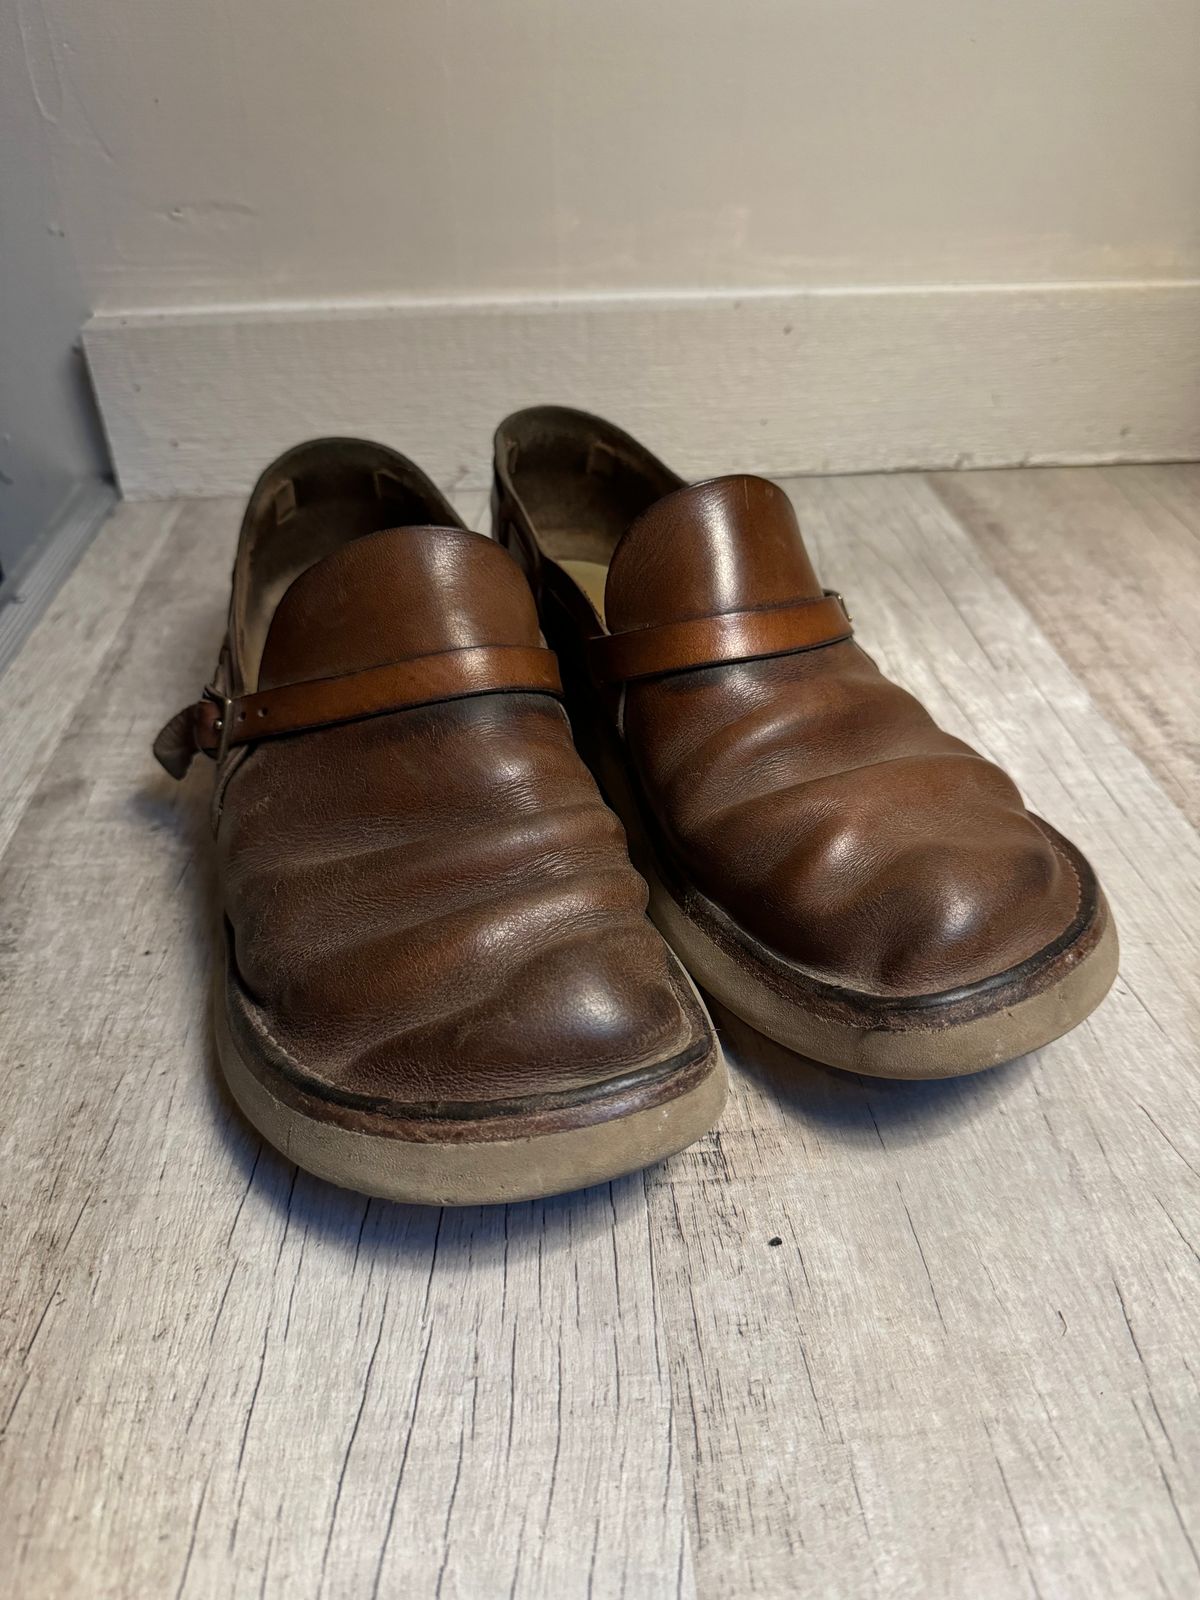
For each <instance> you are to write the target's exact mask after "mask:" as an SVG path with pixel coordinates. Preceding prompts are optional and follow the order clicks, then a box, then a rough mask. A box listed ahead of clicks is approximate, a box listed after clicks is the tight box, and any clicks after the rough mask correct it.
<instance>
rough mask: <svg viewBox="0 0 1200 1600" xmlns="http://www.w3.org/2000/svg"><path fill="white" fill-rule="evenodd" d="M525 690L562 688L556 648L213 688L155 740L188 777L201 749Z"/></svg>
mask: <svg viewBox="0 0 1200 1600" xmlns="http://www.w3.org/2000/svg"><path fill="white" fill-rule="evenodd" d="M522 690H524V691H527V692H533V693H539V694H555V695H557V694H561V693H562V682H561V680H560V678H559V675H558V662H557V660H556V658H555V656H554V654H553V652H552V651H550V650H546V649H543V648H542V647H540V646H527V645H475V646H470V647H468V648H467V649H463V650H446V651H442V652H441V653H439V654H437V655H431V656H418V657H417V658H416V659H415V660H413V661H397V662H393V663H391V664H390V665H388V666H383V667H368V668H366V670H365V671H362V672H349V673H346V674H345V675H344V676H342V677H338V678H313V679H310V680H308V681H306V682H300V683H285V684H280V685H279V686H278V687H277V688H274V689H263V690H262V691H261V692H260V693H258V694H247V695H240V696H237V697H236V698H232V699H225V698H223V697H222V696H221V695H220V694H219V693H218V692H217V691H216V690H213V689H208V690H206V691H205V696H204V698H203V699H202V700H200V701H198V702H197V703H196V704H195V705H194V706H188V707H187V708H186V709H185V710H183V711H181V712H179V713H178V715H177V716H175V717H173V718H172V719H171V721H170V722H168V723H167V725H166V727H165V728H164V729H163V730H162V732H161V733H160V734H159V736H158V738H157V739H156V740H155V742H154V753H155V755H156V756H157V757H158V759H159V761H160V762H161V763H162V765H163V766H164V767H165V768H166V769H167V771H168V772H170V773H171V775H172V776H173V777H182V776H183V774H184V773H185V772H186V771H187V769H188V766H189V765H190V763H191V759H192V756H193V755H195V754H196V752H197V751H202V752H203V753H204V754H205V755H210V756H218V755H224V754H225V752H226V751H227V750H231V749H234V748H235V747H236V746H238V745H242V744H250V743H252V742H253V741H254V740H256V739H269V738H273V737H275V736H277V735H279V734H284V733H302V732H304V731H306V730H309V729H312V728H328V727H332V726H333V725H334V724H336V723H339V722H358V721H360V720H361V719H362V718H364V717H377V716H382V715H383V714H384V713H386V712H389V711H405V710H409V709H411V708H413V707H415V706H425V705H434V704H436V703H437V702H439V701H442V700H461V699H463V698H465V697H466V696H468V695H476V694H497V693H501V692H506V691H508V692H520V691H522Z"/></svg>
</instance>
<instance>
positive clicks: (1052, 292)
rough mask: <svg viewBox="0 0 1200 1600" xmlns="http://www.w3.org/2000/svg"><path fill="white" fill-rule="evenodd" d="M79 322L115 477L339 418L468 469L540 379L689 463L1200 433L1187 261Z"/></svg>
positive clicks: (1170, 444) (692, 469) (823, 465)
mask: <svg viewBox="0 0 1200 1600" xmlns="http://www.w3.org/2000/svg"><path fill="white" fill-rule="evenodd" d="M84 345H85V349H86V351H87V357H88V362H89V365H90V367H91V372H92V377H93V380H94V383H95V387H96V392H97V395H98V396H99V400H100V406H101V410H102V412H103V415H104V425H105V432H106V434H107V436H108V439H109V442H110V445H111V448H112V453H113V459H114V461H115V463H116V468H117V472H118V475H119V478H120V482H121V486H122V489H123V491H124V492H125V493H126V494H127V495H129V496H131V497H133V498H136V499H143V498H151V497H154V496H166V495H180V494H194V495H206V494H245V493H246V492H248V491H249V489H250V486H251V484H252V483H253V481H254V479H255V478H256V477H257V475H258V471H259V467H260V466H261V464H262V462H264V461H266V460H268V459H270V457H271V456H273V455H275V454H276V453H277V452H278V451H280V450H282V449H285V448H286V447H287V446H288V445H290V444H291V443H293V442H294V440H295V439H296V438H297V437H299V436H302V435H304V434H306V433H307V434H320V433H331V432H346V431H349V432H352V433H356V434H363V435H366V436H367V437H370V438H378V439H380V440H382V441H383V442H384V443H385V444H395V445H396V446H397V447H398V448H399V449H402V450H405V451H409V452H411V453H412V454H414V455H415V456H416V458H417V459H418V460H419V461H421V462H422V463H423V464H424V466H425V467H426V469H427V470H428V471H430V472H432V473H433V474H434V475H435V477H437V478H438V479H439V480H443V481H445V482H453V483H467V484H473V485H476V486H478V485H482V484H485V483H487V482H488V481H489V480H490V474H491V438H492V432H493V430H494V428H495V426H496V423H497V421H498V420H499V419H500V418H501V417H502V416H504V414H505V412H506V411H509V410H511V409H513V407H515V406H520V405H528V404H531V403H533V402H534V401H538V400H543V399H546V398H550V397H553V398H555V399H556V400H558V401H559V402H561V403H562V404H566V405H580V406H583V407H585V408H586V409H587V410H590V411H599V412H600V413H601V414H602V415H605V416H612V417H614V418H615V419H616V420H617V421H619V422H620V423H621V425H622V426H623V427H625V428H628V429H629V430H630V431H631V432H633V433H634V434H635V435H637V436H638V437H639V438H645V440H646V441H647V443H649V444H650V445H651V447H652V448H653V449H655V450H657V451H658V452H659V453H660V454H661V455H662V456H663V457H664V458H665V459H666V460H667V461H669V462H670V463H671V465H672V466H673V467H674V468H676V470H677V471H680V472H683V473H684V474H685V475H689V476H696V477H699V476H702V475H704V474H706V473H707V472H710V471H711V470H712V468H713V465H714V464H718V465H719V466H720V468H721V470H723V471H748V472H771V473H789V472H867V471H879V470H884V469H887V470H893V469H896V468H901V467H924V468H934V467H956V466H1012V465H1017V464H1020V465H1026V464H1033V463H1039V462H1045V461H1056V462H1068V461H1073V462H1095V461H1164V460H1179V459H1185V460H1186V459H1192V458H1195V457H1197V456H1200V283H1198V282H1196V281H1194V280H1183V279H1181V280H1167V281H1127V282H1105V283H1057V284H1044V283H1043V284H1037V283H1033V284H1030V283H1008V284H978V283H976V284H963V285H953V286H945V285H943V286H934V287H924V286H915V287H914V286H909V287H883V288H859V289H836V288H832V289H806V290H769V291H764V290H752V291H747V292H739V291H737V290H727V291H722V292H719V293H717V292H713V293H702V294H697V293H691V294H687V293H675V294H672V293H665V292H658V293H646V294H625V295H607V296H606V295H600V294H576V295H568V296H562V297H551V296H545V295H542V296H532V297H530V298H526V299H521V298H514V297H507V298H500V299H460V300H411V301H405V302H401V303H396V304H388V303H379V302H376V303H366V304H363V303H351V304H347V305H344V306H337V305H333V306H329V305H316V306H313V305H300V306H287V305H283V306H279V307H275V308H268V307H257V308H252V309H250V310H246V311H234V310H226V309H220V308H216V309H210V310H200V311H193V312H188V311H165V312H156V313H141V314H137V313H116V312H112V313H108V314H102V315H99V316H96V317H94V318H93V319H92V321H91V322H90V323H89V324H88V326H87V328H86V329H85V332H84ZM631 375H632V376H631Z"/></svg>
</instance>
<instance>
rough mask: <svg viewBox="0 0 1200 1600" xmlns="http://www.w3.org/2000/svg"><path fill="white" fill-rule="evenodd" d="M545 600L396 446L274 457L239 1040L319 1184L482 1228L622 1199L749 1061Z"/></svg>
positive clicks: (247, 601) (255, 642)
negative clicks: (653, 885) (615, 780)
mask: <svg viewBox="0 0 1200 1600" xmlns="http://www.w3.org/2000/svg"><path fill="white" fill-rule="evenodd" d="M560 696H561V685H560V681H559V672H558V667H557V663H556V661H555V658H554V656H553V655H552V654H551V652H550V651H549V650H547V649H546V647H545V644H544V642H543V640H542V637H541V634H540V632H539V627H538V619H537V614H536V610H535V607H534V603H533V598H532V595H531V594H530V591H529V588H528V585H527V583H526V581H525V579H524V577H523V575H522V573H521V572H520V570H519V568H518V566H517V565H516V563H514V562H513V561H512V559H511V558H510V557H509V556H508V555H507V554H506V553H505V552H504V551H503V550H502V549H501V548H500V547H499V546H498V545H496V544H494V543H492V542H491V541H490V540H488V539H486V538H484V537H483V536H481V535H480V534H477V533H471V532H468V531H467V529H466V528H464V527H463V525H462V523H461V522H460V521H459V520H458V518H457V516H456V515H455V513H454V511H453V510H452V509H451V507H450V506H449V504H448V503H447V502H446V501H445V499H444V498H443V497H442V495H441V494H440V493H439V492H438V491H437V489H436V488H435V487H434V485H433V484H432V483H431V482H430V481H429V480H428V479H427V478H426V477H425V476H424V474H423V473H421V472H419V471H418V470H417V468H416V467H414V466H413V464H412V463H411V462H409V461H407V460H406V459H405V458H404V457H403V456H400V455H397V454H396V453H395V452H394V451H391V450H387V449H385V448H383V447H382V446H379V445H373V444H367V443H363V442H359V441H355V440H337V439H325V440H317V441H314V442H313V443H310V444H306V445H301V446H299V447H298V448H297V449H295V450H291V451H289V452H288V453H287V454H286V455H284V456H282V457H280V459H279V460H278V461H276V462H275V463H274V464H273V465H272V466H271V467H269V468H268V469H267V471H266V472H265V473H264V474H263V476H262V478H261V479H260V480H259V483H258V485H257V487H256V488H255V490H254V492H253V494H252V496H251V498H250V503H249V506H248V508H247V511H246V515H245V519H244V522H243V524H242V530H241V536H240V540H239V544H238V551H237V558H236V563H235V566H234V572H233V591H232V600H231V604H230V611H229V627H228V633H227V636H226V639H225V643H224V646H223V648H222V651H221V656H220V661H219V663H218V666H217V670H216V674H215V676H214V678H213V681H212V683H211V684H210V686H209V687H208V689H207V690H206V691H205V693H204V695H203V697H202V698H201V699H200V700H199V701H198V702H197V704H195V705H194V706H190V707H188V708H187V709H186V710H185V711H183V712H180V713H179V715H178V716H176V717H175V718H173V719H172V721H171V722H170V723H168V725H167V727H166V728H164V729H163V731H162V733H161V734H160V735H159V738H158V740H157V742H156V745H155V754H156V755H157V756H158V758H159V760H160V761H161V763H162V764H163V765H164V766H165V767H166V769H167V770H168V771H169V772H171V773H172V775H173V776H176V777H181V776H182V775H183V774H184V773H185V772H186V770H187V768H188V766H189V764H190V762H191V760H192V758H193V756H194V755H195V754H197V753H198V752H199V753H203V754H205V755H207V756H210V757H211V758H212V759H213V761H214V763H215V780H216V781H215V793H214V800H213V809H212V821H213V828H214V833H215V838H216V851H217V859H218V868H219V881H220V892H221V897H222V902H223V909H224V927H225V939H224V946H223V948H222V950H221V952H220V956H219V959H218V961H217V964H216V965H217V971H216V1036H217V1043H218V1050H219V1055H220V1059H221V1064H222V1067H223V1070H224V1073H225V1075H226V1077H227V1079H228V1081H229V1085H230V1087H231V1089H232V1090H233V1093H234V1095H235V1097H236V1099H237V1100H238V1102H239V1103H240V1105H241V1107H242V1109H243V1111H244V1112H245V1114H246V1115H247V1117H248V1118H249V1120H250V1121H251V1122H252V1123H253V1124H254V1125H255V1127H256V1128H257V1129H258V1130H259V1131H260V1132H261V1133H262V1134H264V1135H265V1136H266V1137H267V1138H268V1139H269V1140H270V1141H271V1143H272V1144H274V1145H276V1146H277V1147H278V1148H279V1149H280V1150H281V1151H283V1152H284V1153H285V1154H286V1155H287V1156H288V1157H289V1158H290V1159H292V1160H294V1161H296V1162H297V1163H298V1164H299V1165H300V1166H302V1167H305V1168H306V1169H308V1170H309V1171H310V1172H314V1173H316V1174H317V1175H318V1176H320V1177H323V1178H328V1179H330V1180H332V1181H333V1182H335V1183H339V1184H344V1185H346V1186H347V1187H350V1188H354V1189H359V1190H362V1191H364V1192H365V1193H368V1194H373V1195H380V1196H384V1197H386V1198H388V1199H395V1200H409V1201H423V1202H431V1203H435V1204H476V1203H480V1202H486V1201H504V1200H518V1199H526V1198H530V1197H533V1196H537V1195H546V1194H552V1193H556V1192H558V1191H562V1190H568V1189H574V1188H577V1187H581V1186H583V1185H586V1184H591V1183H595V1182H598V1181H601V1180H606V1179H611V1178H614V1177H616V1176H618V1175H620V1174H622V1173H625V1172H628V1171H631V1170H633V1169H635V1168H638V1167H641V1166H644V1165H646V1164H647V1163H649V1162H652V1161H656V1160H658V1159H659V1158H660V1157H662V1156H666V1155H669V1154H670V1153H672V1152H674V1151H676V1150H679V1149H682V1148H683V1147H684V1146H685V1145H687V1144H690V1143H691V1142H692V1141H693V1140H694V1139H696V1138H697V1137H699V1136H700V1135H701V1134H702V1133H704V1132H705V1131H707V1129H708V1128H710V1127H711V1126H712V1124H713V1122H714V1121H715V1120H716V1118H717V1116H718V1114H719V1112H720V1109H721V1105H722V1102H723V1099H724V1095H725V1083H726V1076H725V1068H724V1063H723V1061H722V1059H721V1054H720V1051H719V1049H718V1046H717V1044H716V1042H715V1039H714V1036H713V1033H712V1029H711V1025H710V1023H709V1021H708V1018H707V1016H706V1014H705V1011H704V1008H703V1006H702V1004H701V1002H700V1000H699V998H698V996H697V994H696V991H695V989H694V987H693V985H692V984H691V982H690V980H689V979H688V977H687V975H686V973H685V972H684V970H683V969H682V967H681V966H680V964H679V962H678V961H677V959H676V958H675V957H674V956H673V955H672V953H671V952H670V950H669V949H668V948H667V946H666V945H665V944H664V943H663V940H662V939H661V938H660V936H659V934H658V933H657V932H656V931H655V929H654V928H653V927H652V925H651V924H650V922H649V920H648V919H647V917H646V914H645V913H646V888H645V884H644V883H643V881H642V879H641V878H640V877H639V876H638V874H637V873H636V872H635V871H634V869H633V867H632V866H631V865H630V862H629V858H628V854H627V850H626V845H625V839H624V836H623V833H622V829H621V825H620V823H619V822H618V820H617V818H616V817H615V816H614V815H613V814H612V812H611V811H610V810H609V809H608V808H607V807H606V806H605V805H604V803H603V802H602V800H601V798H600V795H599V792H598V790H597V788H596V785H595V782H594V780H593V778H592V777H591V775H590V774H589V772H588V770H587V768H586V767H585V766H584V764H583V762H582V761H581V760H580V758H579V756H578V755H577V753H576V751H575V749H574V747H573V745H572V741H571V732H570V726H569V723H568V720H567V717H566V715H565V713H564V709H563V706H562V703H561V698H560Z"/></svg>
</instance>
